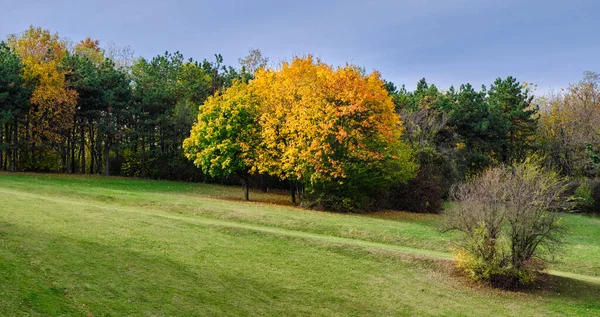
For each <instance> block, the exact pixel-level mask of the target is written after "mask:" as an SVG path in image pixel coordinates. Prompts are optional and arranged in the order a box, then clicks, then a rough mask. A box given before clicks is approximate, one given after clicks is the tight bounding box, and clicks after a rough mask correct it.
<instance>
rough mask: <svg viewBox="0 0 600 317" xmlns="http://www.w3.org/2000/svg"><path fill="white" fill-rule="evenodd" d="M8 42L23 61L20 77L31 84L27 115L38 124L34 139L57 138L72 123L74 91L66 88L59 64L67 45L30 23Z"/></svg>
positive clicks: (75, 96)
mask: <svg viewBox="0 0 600 317" xmlns="http://www.w3.org/2000/svg"><path fill="white" fill-rule="evenodd" d="M9 44H10V45H11V46H12V47H13V48H14V49H15V51H16V52H18V53H19V55H20V57H21V60H22V62H23V77H24V79H25V81H26V83H27V85H29V86H31V87H34V88H35V89H34V91H33V94H32V97H31V103H32V104H33V105H35V107H32V110H31V113H30V117H31V119H32V123H33V124H34V125H38V126H39V127H38V129H35V130H38V131H40V134H39V135H35V136H34V137H36V138H43V139H48V140H50V141H56V140H58V139H60V138H61V135H62V133H63V132H65V131H69V130H70V129H71V127H72V125H73V118H74V114H75V107H76V103H77V93H76V92H75V91H73V90H69V89H67V88H66V83H65V74H64V72H63V71H61V70H59V67H58V66H59V63H60V62H61V60H62V58H63V57H64V56H65V54H66V45H65V43H64V42H63V41H62V40H61V39H60V38H59V37H58V34H56V33H55V34H52V33H50V31H48V30H44V29H42V28H39V27H33V26H31V27H30V28H29V29H28V30H26V31H25V32H23V33H22V34H20V35H14V34H13V35H11V36H10V37H9Z"/></svg>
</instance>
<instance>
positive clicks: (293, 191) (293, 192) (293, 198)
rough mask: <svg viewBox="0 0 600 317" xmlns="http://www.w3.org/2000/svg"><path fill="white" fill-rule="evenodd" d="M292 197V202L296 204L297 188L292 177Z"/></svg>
mask: <svg viewBox="0 0 600 317" xmlns="http://www.w3.org/2000/svg"><path fill="white" fill-rule="evenodd" d="M290 197H291V198H292V204H294V205H296V190H295V189H294V181H293V180H291V179H290Z"/></svg>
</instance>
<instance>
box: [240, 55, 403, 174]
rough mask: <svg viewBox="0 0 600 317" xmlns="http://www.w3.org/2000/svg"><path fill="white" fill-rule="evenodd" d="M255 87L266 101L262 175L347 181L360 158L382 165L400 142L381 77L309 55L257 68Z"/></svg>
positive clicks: (259, 161)
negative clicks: (278, 66)
mask: <svg viewBox="0 0 600 317" xmlns="http://www.w3.org/2000/svg"><path fill="white" fill-rule="evenodd" d="M250 89H252V90H253V92H254V93H256V95H258V96H259V97H260V99H261V102H262V109H261V117H260V120H259V122H260V124H261V144H262V147H261V152H262V153H261V154H259V155H258V159H257V161H256V168H257V169H258V170H259V171H261V172H268V173H270V174H273V175H279V176H281V177H282V178H290V177H292V178H299V179H302V178H306V177H311V178H312V179H314V178H315V177H317V178H322V179H332V178H345V177H346V176H347V173H346V172H345V171H346V170H347V169H348V168H349V167H350V166H349V165H351V164H355V162H356V161H357V160H358V161H364V162H367V161H382V160H383V159H385V158H386V157H391V155H386V154H385V153H383V152H386V151H389V150H390V149H392V150H393V149H397V148H398V145H399V144H400V142H399V137H400V135H401V122H400V120H399V117H398V115H396V113H395V111H394V104H393V103H392V100H391V98H390V97H389V95H388V93H387V91H386V90H385V89H384V86H383V82H382V81H381V79H380V77H379V74H378V73H372V74H370V75H368V76H365V75H363V74H362V73H361V72H360V70H359V69H358V68H356V67H354V66H350V65H346V66H345V67H339V68H336V69H334V68H333V67H331V66H329V65H327V64H325V63H323V62H321V61H320V60H318V59H314V58H313V57H312V56H310V55H309V56H307V57H305V58H294V59H293V60H292V61H291V62H285V63H282V64H281V67H280V69H279V70H264V69H261V70H259V71H258V72H257V73H256V77H255V79H254V80H253V81H252V82H251V83H250ZM315 175H316V176H315Z"/></svg>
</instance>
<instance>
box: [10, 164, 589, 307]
mask: <svg viewBox="0 0 600 317" xmlns="http://www.w3.org/2000/svg"><path fill="white" fill-rule="evenodd" d="M252 194H253V196H251V198H252V199H255V200H256V202H252V203H244V202H241V201H239V200H238V199H239V198H240V197H241V191H240V190H239V189H237V188H229V187H221V186H213V185H194V184H186V183H173V182H158V181H145V180H129V179H120V178H109V179H106V178H100V177H71V176H54V175H28V174H0V286H1V287H0V315H2V316H4V315H7V316H12V315H15V316H46V315H55V316H58V315H69V316H85V315H91V316H123V315H131V316H170V315H179V316H193V315H231V316H239V315H282V314H285V315H467V316H480V315H507V316H510V315H517V314H519V315H528V316H529V315H531V316H552V315H564V314H570V315H573V314H600V303H599V301H598V298H600V284H597V283H595V282H594V280H591V281H590V282H584V281H580V280H574V279H571V278H568V277H556V276H554V277H548V279H547V280H546V281H545V283H546V284H545V289H544V290H531V291H527V292H518V293H509V292H502V291H496V290H489V289H486V288H483V287H479V286H476V285H472V284H471V283H469V282H467V281H465V280H463V279H461V278H459V277H455V276H453V274H452V272H451V271H450V270H449V269H448V268H447V267H448V265H447V264H445V263H444V261H442V260H430V258H439V257H445V256H447V254H448V253H447V251H448V249H449V247H450V245H451V239H452V238H453V236H452V235H443V234H441V233H439V232H438V231H437V228H436V227H437V222H438V221H439V218H438V217H437V216H435V215H416V214H408V213H377V214H374V215H369V216H356V215H343V214H330V213H323V212H314V211H306V210H302V209H298V208H294V207H291V206H283V205H281V204H286V203H287V202H286V198H287V197H285V196H282V195H273V194H262V193H252ZM566 221H567V222H568V225H569V227H572V230H573V234H572V235H571V236H570V239H569V242H570V247H569V248H567V250H566V251H565V252H564V253H563V254H561V257H560V258H559V259H558V260H559V261H557V262H556V263H555V264H553V266H552V269H555V270H561V271H566V272H569V273H571V274H573V273H578V274H583V275H586V276H591V277H592V278H593V277H594V276H596V277H597V276H600V268H599V267H598V265H599V263H600V259H599V257H600V250H599V249H598V248H599V246H600V240H599V238H600V232H599V231H600V230H598V228H600V223H599V222H598V219H594V218H587V217H582V216H569V217H567V218H566ZM398 251H399V252H398ZM403 251H405V252H409V253H416V254H421V255H424V256H425V257H421V256H416V257H415V256H408V255H406V254H404V253H402V252H403ZM419 252H421V253H419Z"/></svg>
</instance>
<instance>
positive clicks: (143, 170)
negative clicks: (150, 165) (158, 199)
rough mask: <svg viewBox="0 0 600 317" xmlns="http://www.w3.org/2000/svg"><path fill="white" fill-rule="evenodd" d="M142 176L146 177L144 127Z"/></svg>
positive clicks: (143, 137)
mask: <svg viewBox="0 0 600 317" xmlns="http://www.w3.org/2000/svg"><path fill="white" fill-rule="evenodd" d="M141 176H142V177H146V138H145V136H144V128H142V172H141Z"/></svg>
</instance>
